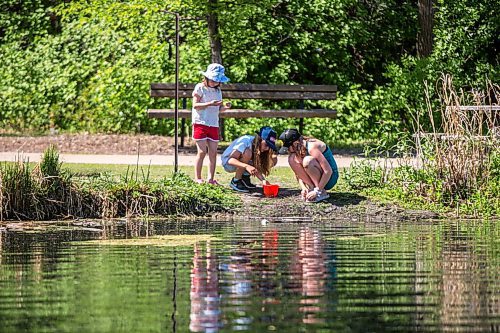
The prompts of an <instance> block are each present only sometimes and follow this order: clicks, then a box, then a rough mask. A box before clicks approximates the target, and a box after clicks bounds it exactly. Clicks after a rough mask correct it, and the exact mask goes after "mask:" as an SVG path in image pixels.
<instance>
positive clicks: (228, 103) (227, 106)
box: [224, 102, 232, 109]
mask: <svg viewBox="0 0 500 333" xmlns="http://www.w3.org/2000/svg"><path fill="white" fill-rule="evenodd" d="M231 106H232V104H231V102H226V103H224V107H225V108H226V109H230V108H231Z"/></svg>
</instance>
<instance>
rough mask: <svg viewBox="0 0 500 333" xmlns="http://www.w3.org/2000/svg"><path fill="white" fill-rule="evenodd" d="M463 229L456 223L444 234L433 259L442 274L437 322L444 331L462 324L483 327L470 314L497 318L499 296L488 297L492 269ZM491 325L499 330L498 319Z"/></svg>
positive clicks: (478, 329)
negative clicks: (440, 250) (435, 257)
mask: <svg viewBox="0 0 500 333" xmlns="http://www.w3.org/2000/svg"><path fill="white" fill-rule="evenodd" d="M464 231H465V230H461V229H460V227H459V226H456V227H455V228H454V229H450V230H448V231H447V232H446V233H445V234H444V236H445V243H444V244H443V245H444V246H443V249H442V252H441V259H440V260H439V261H437V262H436V263H437V265H436V269H437V270H438V271H439V272H440V273H441V276H442V279H441V283H440V284H439V290H441V292H442V296H441V298H440V322H441V328H442V330H443V331H450V330H451V331H453V330H455V328H456V326H462V327H465V328H467V329H468V330H469V331H475V332H480V331H483V330H484V327H477V325H476V323H475V322H474V321H471V318H488V317H496V318H500V304H499V303H498V298H497V299H496V301H495V298H494V297H488V293H489V292H488V289H489V288H488V284H489V281H488V280H489V276H488V275H489V274H491V272H489V269H488V266H486V265H484V261H485V258H484V257H483V256H481V255H479V254H478V253H477V251H476V249H475V247H474V246H473V240H472V238H471V237H470V235H468V234H467V233H466V232H464ZM497 273H498V272H497ZM496 278H498V275H497V276H496ZM497 292H498V290H497ZM497 297H498V294H497ZM491 329H493V331H495V332H498V331H500V322H497V324H496V325H492V326H491Z"/></svg>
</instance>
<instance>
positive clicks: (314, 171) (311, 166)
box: [302, 156, 323, 187]
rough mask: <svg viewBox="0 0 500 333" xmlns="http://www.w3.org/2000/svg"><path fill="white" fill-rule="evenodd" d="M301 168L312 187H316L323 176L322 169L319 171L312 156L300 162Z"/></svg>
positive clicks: (319, 168)
mask: <svg viewBox="0 0 500 333" xmlns="http://www.w3.org/2000/svg"><path fill="white" fill-rule="evenodd" d="M302 166H303V167H304V170H305V171H306V173H307V175H308V176H309V178H310V179H311V180H312V182H313V184H314V187H318V184H319V181H320V180H321V176H322V175H323V169H321V166H320V165H319V162H318V160H317V159H315V158H314V157H312V156H306V157H304V161H302Z"/></svg>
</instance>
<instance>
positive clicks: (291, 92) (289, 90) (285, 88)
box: [147, 83, 337, 146]
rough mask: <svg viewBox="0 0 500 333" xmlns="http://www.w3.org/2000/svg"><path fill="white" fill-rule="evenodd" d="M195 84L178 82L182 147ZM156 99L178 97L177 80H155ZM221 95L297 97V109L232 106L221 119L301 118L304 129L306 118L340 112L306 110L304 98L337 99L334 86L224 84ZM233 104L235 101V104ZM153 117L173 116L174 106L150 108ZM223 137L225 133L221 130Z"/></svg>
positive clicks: (272, 98)
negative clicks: (188, 105) (159, 81)
mask: <svg viewBox="0 0 500 333" xmlns="http://www.w3.org/2000/svg"><path fill="white" fill-rule="evenodd" d="M194 87H195V84H185V83H179V96H178V98H179V100H181V101H182V108H180V109H179V110H178V115H179V118H181V146H183V145H184V135H185V126H186V122H185V121H186V118H191V110H190V109H187V99H191V98H192V93H193V90H194ZM150 95H151V97H154V98H175V83H152V84H151V90H150ZM222 96H223V98H224V99H225V100H227V99H256V100H272V101H280V100H296V101H298V102H299V107H298V108H296V109H277V110H250V109H229V110H226V111H224V112H221V113H220V114H219V117H220V118H250V117H254V118H299V119H300V122H299V131H301V132H303V129H304V121H303V119H304V118H335V117H336V115H337V112H336V111H335V110H329V109H305V108H304V101H305V100H334V99H335V98H336V97H337V86H335V85H279V84H276V85H274V84H244V83H234V84H224V85H222ZM233 105H234V103H233ZM147 113H148V116H149V117H150V118H174V110H173V109H149V110H148V111H147ZM221 134H222V137H224V133H221Z"/></svg>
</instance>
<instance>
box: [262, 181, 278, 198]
mask: <svg viewBox="0 0 500 333" xmlns="http://www.w3.org/2000/svg"><path fill="white" fill-rule="evenodd" d="M262 188H263V190H264V195H265V196H266V197H268V198H272V197H276V196H278V191H279V189H280V186H279V185H277V184H274V185H263V186H262Z"/></svg>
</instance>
